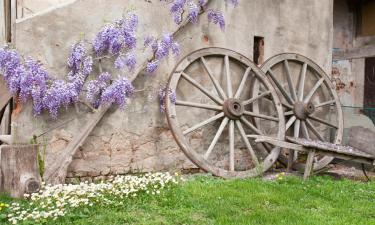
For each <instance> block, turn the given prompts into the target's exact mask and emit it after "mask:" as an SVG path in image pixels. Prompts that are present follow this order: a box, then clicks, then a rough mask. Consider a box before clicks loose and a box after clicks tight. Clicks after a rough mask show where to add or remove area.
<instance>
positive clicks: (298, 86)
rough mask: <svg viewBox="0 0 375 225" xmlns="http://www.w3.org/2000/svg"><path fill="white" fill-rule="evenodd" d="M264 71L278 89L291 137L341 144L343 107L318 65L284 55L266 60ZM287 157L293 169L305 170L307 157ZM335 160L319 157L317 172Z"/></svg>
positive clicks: (300, 57)
mask: <svg viewBox="0 0 375 225" xmlns="http://www.w3.org/2000/svg"><path fill="white" fill-rule="evenodd" d="M262 70H263V71H264V72H265V73H266V75H267V77H268V78H269V79H270V80H271V82H272V84H273V85H274V87H275V88H276V90H277V92H278V95H279V97H280V99H281V102H282V104H283V107H284V111H285V121H286V131H287V135H288V136H293V137H296V138H298V137H303V138H307V139H311V140H320V141H324V142H331V143H335V144H340V143H341V141H342V135H343V115H342V109H341V104H340V101H339V98H338V96H337V94H336V90H335V87H334V86H333V84H332V83H331V81H330V79H329V77H328V76H327V75H326V73H325V72H324V71H323V70H322V69H321V68H320V67H319V66H318V65H317V64H316V63H314V62H313V61H312V60H310V59H308V58H306V57H304V56H302V55H298V54H294V53H285V54H280V55H276V56H274V57H272V58H270V59H269V60H267V61H266V62H265V63H264V64H263V65H262ZM254 91H256V90H254ZM255 111H256V110H255ZM288 155H289V156H288V158H289V159H288V160H289V162H291V161H294V163H293V167H294V168H296V169H298V170H302V169H304V163H303V162H304V159H303V158H305V156H302V155H301V156H300V159H298V156H297V154H296V153H294V152H292V151H290V154H288ZM332 159H333V158H332V157H329V156H324V157H322V156H316V157H315V159H314V161H315V163H314V170H320V169H322V168H323V167H325V166H326V165H328V164H329V163H330V162H331V161H332ZM280 160H281V161H282V162H283V163H285V164H286V163H287V162H288V160H287V157H286V154H280Z"/></svg>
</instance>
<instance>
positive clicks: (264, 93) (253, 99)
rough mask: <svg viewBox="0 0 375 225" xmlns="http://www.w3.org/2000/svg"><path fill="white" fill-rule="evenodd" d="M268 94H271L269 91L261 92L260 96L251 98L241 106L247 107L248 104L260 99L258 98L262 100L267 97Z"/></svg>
mask: <svg viewBox="0 0 375 225" xmlns="http://www.w3.org/2000/svg"><path fill="white" fill-rule="evenodd" d="M269 94H271V91H266V92H262V93H261V94H259V95H257V96H255V97H252V98H250V99H248V100H246V101H244V102H243V104H244V105H249V104H251V103H253V102H255V101H256V100H258V99H260V98H262V97H264V96H267V95H269Z"/></svg>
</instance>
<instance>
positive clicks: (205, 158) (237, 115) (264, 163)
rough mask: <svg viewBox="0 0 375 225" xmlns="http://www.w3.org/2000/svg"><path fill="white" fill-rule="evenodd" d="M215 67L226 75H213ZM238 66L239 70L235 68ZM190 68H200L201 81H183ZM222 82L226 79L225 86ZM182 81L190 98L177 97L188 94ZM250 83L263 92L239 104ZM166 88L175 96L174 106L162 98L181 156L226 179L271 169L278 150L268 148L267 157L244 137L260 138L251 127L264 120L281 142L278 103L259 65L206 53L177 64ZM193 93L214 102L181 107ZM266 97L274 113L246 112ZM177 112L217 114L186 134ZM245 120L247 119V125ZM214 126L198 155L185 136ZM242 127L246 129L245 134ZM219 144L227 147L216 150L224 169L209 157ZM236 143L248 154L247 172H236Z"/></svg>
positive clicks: (226, 53) (225, 53)
mask: <svg viewBox="0 0 375 225" xmlns="http://www.w3.org/2000/svg"><path fill="white" fill-rule="evenodd" d="M214 62H224V66H225V69H224V71H222V72H221V74H217V73H218V72H217V71H215V73H214V70H213V69H212V68H213V65H212V63H214ZM194 65H195V67H194ZM236 65H241V66H240V67H238V68H235V66H236ZM217 66H221V65H217ZM191 67H194V68H196V67H199V68H200V69H201V70H202V71H203V73H204V74H199V79H198V77H197V74H193V73H192V74H189V75H188V76H187V73H188V72H189V68H191ZM239 68H240V69H241V70H240V72H239V71H237V70H238V69H239ZM236 69H237V70H236ZM250 72H251V73H250ZM194 75H195V77H194V79H193V78H192V76H194ZM202 76H204V78H202ZM235 76H237V78H239V80H240V84H239V85H237V84H235V79H234V78H235ZM238 76H239V77H238ZM241 76H242V77H241ZM196 77H197V78H196ZM222 78H225V79H224V80H225V82H224V81H223V79H222ZM182 79H183V80H187V81H188V82H185V84H186V85H189V86H188V87H189V88H190V89H188V90H189V93H182V94H181V95H179V94H178V93H180V92H181V91H180V90H184V88H186V86H183V83H184V82H180V81H181V80H182ZM205 79H206V81H207V82H209V83H210V84H212V86H211V85H207V83H203V81H202V80H205ZM248 81H251V83H252V85H255V83H256V84H257V85H258V87H259V86H260V85H262V87H263V88H264V90H260V89H259V88H258V90H259V92H258V93H253V95H252V96H247V95H246V98H250V99H251V100H248V101H246V99H241V98H240V96H241V97H243V95H244V93H245V91H244V86H245V83H246V82H248ZM199 82H200V83H199ZM234 86H237V89H236V90H234V89H233V87H234ZM208 87H211V90H206V88H207V89H208ZM223 87H226V88H223ZM167 88H168V89H170V90H172V91H173V92H174V93H177V96H176V98H177V100H176V103H177V104H172V103H171V102H170V99H169V98H166V114H167V119H168V124H169V127H170V129H171V131H172V134H173V136H174V138H175V140H176V142H177V144H178V145H179V146H180V148H181V150H182V151H183V152H184V153H185V155H186V156H187V157H188V158H189V159H190V160H192V162H193V163H195V164H196V165H197V166H198V167H200V168H201V169H203V170H205V171H207V172H210V173H212V174H214V175H216V176H220V177H224V178H233V177H237V178H244V177H252V176H257V175H259V174H261V173H263V172H264V171H266V170H267V169H269V168H270V167H271V166H272V165H273V164H274V163H275V161H276V160H277V157H278V155H279V152H280V148H278V147H274V146H272V147H271V148H269V149H268V150H269V151H268V152H267V151H265V150H264V148H259V146H256V145H254V144H253V143H251V142H250V141H249V140H248V138H247V133H245V132H249V133H250V132H254V133H256V134H262V133H263V132H262V131H261V130H260V128H259V127H256V125H255V124H253V120H254V119H262V120H264V121H267V122H272V123H273V125H274V127H275V128H276V129H275V133H274V135H276V136H277V137H278V138H279V139H281V140H282V139H284V137H285V120H284V115H283V112H282V106H281V102H280V101H279V98H278V97H277V93H276V90H275V89H274V88H273V87H272V85H271V83H270V82H269V81H268V80H267V79H266V77H265V74H264V73H263V72H262V71H261V70H260V69H259V68H258V66H257V65H255V64H254V63H253V62H251V61H250V60H248V59H247V58H246V57H245V56H243V55H241V54H239V53H237V52H234V51H231V50H228V49H223V48H204V49H200V50H197V51H195V52H192V53H191V54H189V55H187V56H186V57H185V58H184V59H183V60H182V61H180V63H179V64H178V65H177V66H176V67H175V69H174V70H173V71H172V73H171V76H170V80H169V82H168V86H167ZM248 88H251V87H248ZM195 93H197V94H198V93H199V94H204V95H205V96H207V98H209V99H211V100H212V102H210V104H209V105H207V104H202V103H198V102H193V100H191V102H190V101H189V102H186V101H184V98H187V97H188V96H189V95H190V94H191V95H193V96H194V94H195ZM264 93H267V94H264ZM186 95H187V96H186ZM266 95H269V96H271V97H270V100H267V103H268V105H269V106H272V107H273V108H272V109H273V111H272V113H268V112H264V111H257V112H255V111H251V109H250V108H249V109H246V110H245V109H244V103H246V104H253V103H254V102H257V101H261V100H262V99H261V98H262V97H263V96H266ZM233 96H235V97H233ZM177 107H178V108H180V109H186V112H190V110H189V109H192V108H195V109H197V108H200V110H202V111H201V112H204V111H213V110H215V111H217V114H216V115H214V116H210V118H208V119H205V120H204V119H202V121H200V120H197V121H196V122H192V123H191V124H188V126H190V128H187V129H186V126H187V124H183V123H181V119H182V118H183V117H184V115H182V116H181V115H179V114H178V111H176V108H177ZM245 117H246V118H248V119H245ZM179 120H180V121H179ZM214 121H215V122H216V123H217V127H216V128H215V129H217V130H216V131H215V132H213V133H212V135H210V136H209V137H205V138H207V139H208V140H210V144H209V146H207V147H206V148H204V149H200V148H201V147H202V146H201V145H199V146H197V145H195V146H194V145H192V144H191V143H190V142H189V141H188V138H189V136H188V134H191V133H192V132H193V131H196V130H197V129H198V128H199V129H200V128H203V127H204V126H206V125H207V124H209V123H213V122H214ZM180 123H181V124H180ZM228 124H229V125H228ZM244 126H246V127H247V128H248V129H247V130H245V129H244ZM227 128H228V129H227ZM225 129H227V130H228V132H223V131H224V130H225ZM235 129H237V130H238V133H236V132H235ZM226 134H227V135H228V138H226V137H224V135H226ZM236 136H237V139H236ZM219 139H220V140H222V139H225V140H228V145H225V146H228V148H225V149H220V150H221V151H223V154H225V156H224V157H226V156H227V157H226V158H227V159H226V160H225V161H227V162H225V163H222V164H220V163H217V161H218V160H220V159H218V158H221V156H219V157H215V156H213V155H214V153H217V152H216V151H217V149H218V147H217V146H216V144H217V143H218V140H219ZM238 142H240V143H241V144H242V145H243V148H244V149H246V154H248V155H249V160H248V162H247V163H248V165H242V166H243V167H244V168H246V169H238V168H241V167H238V165H236V163H237V161H238V160H236V159H235V154H236V151H238V147H237V146H238V144H237V143H238ZM236 145H237V146H236ZM215 146H216V147H215ZM236 147H237V149H236ZM224 152H225V153H224ZM243 167H242V168H243Z"/></svg>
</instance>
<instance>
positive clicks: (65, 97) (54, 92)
mask: <svg viewBox="0 0 375 225" xmlns="http://www.w3.org/2000/svg"><path fill="white" fill-rule="evenodd" d="M78 94H79V93H77V92H76V89H75V87H74V86H73V85H72V83H67V82H66V81H65V80H55V81H54V82H53V83H52V85H51V86H50V87H49V88H48V89H47V91H46V93H45V95H44V97H43V105H44V107H45V108H46V109H48V111H49V113H50V115H51V116H52V117H53V118H57V115H58V111H59V109H60V107H61V106H65V107H67V106H68V105H69V104H72V103H73V102H75V101H77V99H78Z"/></svg>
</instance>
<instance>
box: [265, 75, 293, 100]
mask: <svg viewBox="0 0 375 225" xmlns="http://www.w3.org/2000/svg"><path fill="white" fill-rule="evenodd" d="M267 74H268V75H269V76H270V77H271V79H272V81H273V82H274V83H275V85H276V86H277V88H278V89H279V90H280V92H281V94H282V95H283V96H284V98H285V100H286V101H287V102H288V103H289V104H291V105H293V103H294V101H293V100H292V98H291V97H290V96H289V94H288V93H287V92H286V91H285V89H284V87H283V85H282V84H281V83H280V82H279V81H278V80H277V78H276V76H275V74H274V73H273V71H272V70H271V69H269V70H268V72H267Z"/></svg>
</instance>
